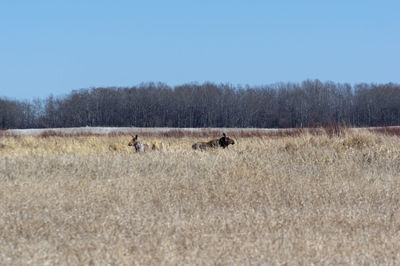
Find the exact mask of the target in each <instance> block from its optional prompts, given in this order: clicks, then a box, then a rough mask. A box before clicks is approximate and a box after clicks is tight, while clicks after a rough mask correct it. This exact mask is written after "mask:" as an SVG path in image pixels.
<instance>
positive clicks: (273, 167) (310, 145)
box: [0, 130, 400, 265]
mask: <svg viewBox="0 0 400 266" xmlns="http://www.w3.org/2000/svg"><path fill="white" fill-rule="evenodd" d="M141 139H142V140H143V141H144V142H147V143H154V144H156V145H157V146H158V147H159V148H160V149H159V150H155V151H149V152H146V153H142V154H139V153H135V152H134V151H133V148H132V147H128V146H127V143H128V142H129V140H130V137H129V135H126V136H117V135H115V136H112V135H109V136H73V137H72V136H70V137H60V136H49V137H39V136H17V137H10V136H0V265H10V264H11V265H27V264H35V265H46V264H47V265H60V264H64V265H65V264H71V265H76V264H84V265H85V264H91V263H93V264H95V265H97V264H99V265H104V264H123V265H132V264H142V265H148V264H177V263H179V264H291V265H293V264H312V263H313V264H333V265H336V264H392V265H393V264H400V252H399V250H400V138H399V137H396V136H392V137H390V136H385V135H377V134H373V133H370V132H368V131H366V130H358V131H349V130H347V131H345V132H344V133H343V134H342V135H341V136H334V137H329V136H328V135H326V134H323V135H320V136H312V135H309V134H303V135H301V136H298V137H280V138H278V137H251V138H236V139H235V140H236V144H235V145H233V146H229V148H228V149H225V150H224V149H217V150H211V151H206V152H200V151H193V150H192V149H191V145H192V144H193V143H194V142H197V141H206V140H208V139H209V138H193V137H183V138H166V137H146V136H143V137H141Z"/></svg>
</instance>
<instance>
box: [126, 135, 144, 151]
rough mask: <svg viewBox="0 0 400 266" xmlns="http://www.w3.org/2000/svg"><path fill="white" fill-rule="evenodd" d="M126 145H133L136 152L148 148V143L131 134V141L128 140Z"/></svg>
mask: <svg viewBox="0 0 400 266" xmlns="http://www.w3.org/2000/svg"><path fill="white" fill-rule="evenodd" d="M128 146H133V147H135V151H136V152H145V151H146V150H148V149H149V145H147V144H145V143H143V142H141V141H138V135H136V136H132V139H131V141H129V143H128Z"/></svg>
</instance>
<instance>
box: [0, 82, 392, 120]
mask: <svg viewBox="0 0 400 266" xmlns="http://www.w3.org/2000/svg"><path fill="white" fill-rule="evenodd" d="M327 125H346V126H391V125H400V85H399V84H393V83H388V84H365V83H362V84H356V85H351V84H347V83H344V84H341V83H334V82H321V81H319V80H306V81H303V82H302V83H278V84H272V85H266V86H257V87H251V86H246V87H243V86H232V85H228V84H214V83H204V84H195V83H193V84H184V85H180V86H175V87H170V86H168V85H166V84H163V83H158V84H155V83H146V84H142V85H139V86H135V87H129V88H93V89H81V90H74V91H72V92H71V93H70V94H68V95H66V96H64V97H54V96H49V97H48V98H47V99H43V100H40V99H36V100H32V101H16V100H10V99H6V98H0V128H51V127H78V126H116V127H118V126H136V127H179V128H181V127H243V128H246V127H260V128H288V127H318V126H327Z"/></svg>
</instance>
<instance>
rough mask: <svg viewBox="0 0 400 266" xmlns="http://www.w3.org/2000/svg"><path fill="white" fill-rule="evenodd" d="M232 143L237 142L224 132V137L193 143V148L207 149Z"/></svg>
mask: <svg viewBox="0 0 400 266" xmlns="http://www.w3.org/2000/svg"><path fill="white" fill-rule="evenodd" d="M230 144H232V145H233V144H235V141H234V140H233V139H231V138H229V137H227V136H226V134H225V133H222V138H219V139H213V140H210V141H208V142H197V143H195V144H193V145H192V149H193V150H197V149H199V150H206V149H208V148H214V149H215V148H218V147H222V148H224V149H225V148H226V147H228V146H229V145H230Z"/></svg>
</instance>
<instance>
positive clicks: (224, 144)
mask: <svg viewBox="0 0 400 266" xmlns="http://www.w3.org/2000/svg"><path fill="white" fill-rule="evenodd" d="M230 144H231V145H234V144H235V141H234V140H233V139H231V138H229V137H227V136H226V134H225V133H222V138H220V139H219V146H221V147H222V148H224V149H225V148H226V147H228V146H229V145H230Z"/></svg>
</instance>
